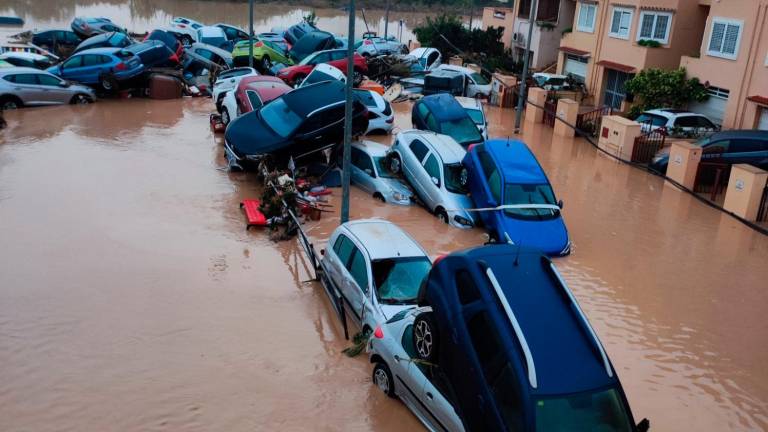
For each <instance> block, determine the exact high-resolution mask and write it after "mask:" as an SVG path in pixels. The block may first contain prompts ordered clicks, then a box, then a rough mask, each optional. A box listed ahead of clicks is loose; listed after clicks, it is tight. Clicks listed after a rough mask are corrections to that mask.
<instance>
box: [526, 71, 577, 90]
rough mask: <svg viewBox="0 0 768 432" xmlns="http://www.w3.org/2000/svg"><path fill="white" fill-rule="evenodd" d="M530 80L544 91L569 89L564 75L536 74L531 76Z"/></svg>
mask: <svg viewBox="0 0 768 432" xmlns="http://www.w3.org/2000/svg"><path fill="white" fill-rule="evenodd" d="M532 78H533V80H534V81H535V82H536V84H537V85H538V86H539V87H541V88H543V89H544V90H568V89H570V88H571V86H570V84H568V77H567V76H565V75H556V74H551V73H543V72H537V73H535V74H533V77H532Z"/></svg>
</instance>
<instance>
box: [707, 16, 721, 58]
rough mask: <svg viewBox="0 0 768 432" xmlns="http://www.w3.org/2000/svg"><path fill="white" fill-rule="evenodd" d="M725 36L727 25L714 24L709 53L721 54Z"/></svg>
mask: <svg viewBox="0 0 768 432" xmlns="http://www.w3.org/2000/svg"><path fill="white" fill-rule="evenodd" d="M724 36H725V24H723V23H717V22H716V23H713V24H712V35H711V36H710V38H709V51H717V52H719V51H720V49H721V47H722V46H723V37H724Z"/></svg>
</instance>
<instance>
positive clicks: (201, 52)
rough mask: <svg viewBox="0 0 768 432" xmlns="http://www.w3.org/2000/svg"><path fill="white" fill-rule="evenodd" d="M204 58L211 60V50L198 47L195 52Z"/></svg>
mask: <svg viewBox="0 0 768 432" xmlns="http://www.w3.org/2000/svg"><path fill="white" fill-rule="evenodd" d="M195 53H196V54H197V55H199V56H200V57H202V58H204V59H208V60H213V52H212V51H210V50H207V49H199V50H197V51H196V52H195Z"/></svg>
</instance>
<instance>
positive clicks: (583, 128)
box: [576, 106, 613, 138]
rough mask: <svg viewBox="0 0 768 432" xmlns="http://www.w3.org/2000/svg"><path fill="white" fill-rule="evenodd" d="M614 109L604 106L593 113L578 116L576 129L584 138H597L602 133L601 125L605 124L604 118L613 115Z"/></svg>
mask: <svg viewBox="0 0 768 432" xmlns="http://www.w3.org/2000/svg"><path fill="white" fill-rule="evenodd" d="M612 113H613V109H612V108H611V107H609V106H602V107H600V108H596V109H593V110H592V111H587V112H583V113H581V114H578V115H577V116H576V129H577V130H578V131H579V132H581V133H582V135H584V136H588V137H592V138H597V134H598V133H599V131H600V125H601V124H602V123H603V116H607V115H611V114H612Z"/></svg>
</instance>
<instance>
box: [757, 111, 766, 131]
mask: <svg viewBox="0 0 768 432" xmlns="http://www.w3.org/2000/svg"><path fill="white" fill-rule="evenodd" d="M757 128H758V129H760V130H768V108H766V107H763V108H760V119H759V120H758V121H757Z"/></svg>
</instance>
